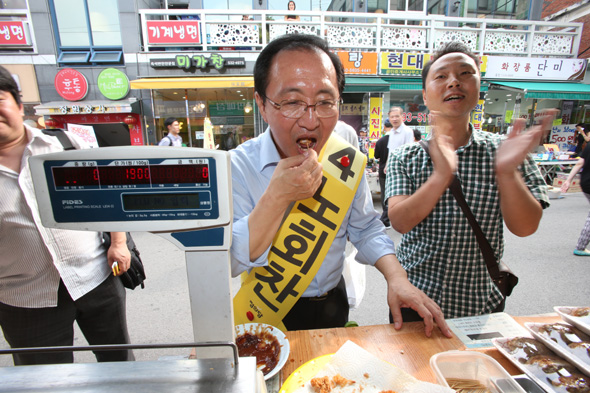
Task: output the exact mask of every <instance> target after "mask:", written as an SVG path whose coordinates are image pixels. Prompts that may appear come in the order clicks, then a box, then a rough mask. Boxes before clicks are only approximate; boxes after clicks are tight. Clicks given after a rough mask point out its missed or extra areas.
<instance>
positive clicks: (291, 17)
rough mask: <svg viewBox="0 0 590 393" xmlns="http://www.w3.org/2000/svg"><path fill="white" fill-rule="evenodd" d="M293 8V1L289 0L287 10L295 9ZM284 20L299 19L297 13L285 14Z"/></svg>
mask: <svg viewBox="0 0 590 393" xmlns="http://www.w3.org/2000/svg"><path fill="white" fill-rule="evenodd" d="M295 8H296V7H295V2H294V1H293V0H290V1H289V3H287V9H288V10H289V11H295ZM285 20H299V15H285Z"/></svg>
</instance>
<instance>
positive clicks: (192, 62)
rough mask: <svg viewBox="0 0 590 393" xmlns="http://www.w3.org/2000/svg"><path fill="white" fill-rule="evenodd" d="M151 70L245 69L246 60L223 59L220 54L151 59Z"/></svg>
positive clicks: (235, 58)
mask: <svg viewBox="0 0 590 393" xmlns="http://www.w3.org/2000/svg"><path fill="white" fill-rule="evenodd" d="M150 67H152V68H181V69H184V70H190V69H191V68H196V69H204V68H208V67H214V68H216V69H218V70H221V69H223V68H225V67H242V68H243V67H246V60H245V59H244V58H243V57H223V56H222V55H220V54H217V53H212V54H210V55H209V57H207V56H205V55H193V56H189V55H178V56H176V57H175V58H173V59H172V58H166V59H151V60H150Z"/></svg>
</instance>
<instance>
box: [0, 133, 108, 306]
mask: <svg viewBox="0 0 590 393" xmlns="http://www.w3.org/2000/svg"><path fill="white" fill-rule="evenodd" d="M25 127H26V129H27V136H28V138H29V140H30V142H29V144H28V145H27V147H26V149H25V151H24V154H23V159H22V165H21V168H22V169H21V172H20V173H16V172H14V171H13V170H11V169H8V168H6V167H4V166H2V165H0V302H2V303H5V304H8V305H11V306H15V307H23V308H41V307H54V306H56V305H57V289H58V286H59V281H60V278H61V279H62V280H63V282H64V284H65V286H66V288H67V289H68V292H69V293H70V295H71V296H72V298H73V299H74V300H76V299H78V298H80V297H81V296H83V295H85V294H86V293H88V292H90V291H91V290H92V289H94V288H96V287H97V286H98V285H99V284H100V283H102V282H103V281H104V280H105V279H106V278H107V277H108V275H109V267H108V264H107V262H106V251H105V249H104V247H103V245H102V239H101V236H100V233H97V232H86V231H70V230H62V229H49V228H45V227H44V226H43V224H42V223H41V219H40V216H39V211H38V210H39V209H38V207H37V200H36V198H35V193H34V189H33V183H32V179H31V172H30V169H29V164H28V158H29V157H30V156H32V155H38V154H44V153H51V152H55V151H61V150H63V148H62V145H61V144H60V143H59V141H58V140H57V138H56V137H52V136H47V135H45V134H43V133H42V132H41V131H39V130H37V129H33V128H30V127H28V126H26V125H25ZM70 139H71V140H72V142H73V144H74V145H75V146H76V147H81V143H80V141H79V140H77V139H76V138H75V137H72V135H70Z"/></svg>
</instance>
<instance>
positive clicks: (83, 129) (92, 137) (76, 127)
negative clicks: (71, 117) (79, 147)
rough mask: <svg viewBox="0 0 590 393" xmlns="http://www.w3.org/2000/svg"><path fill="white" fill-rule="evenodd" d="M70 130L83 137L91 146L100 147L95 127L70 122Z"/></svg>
mask: <svg viewBox="0 0 590 393" xmlns="http://www.w3.org/2000/svg"><path fill="white" fill-rule="evenodd" d="M68 131H69V132H71V133H72V134H76V135H77V136H79V137H80V138H82V139H83V140H84V142H86V143H87V144H88V145H89V146H90V147H92V148H94V147H98V142H97V140H96V134H95V133H94V127H92V126H84V125H82V124H72V123H68Z"/></svg>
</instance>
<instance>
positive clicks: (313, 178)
mask: <svg viewBox="0 0 590 393" xmlns="http://www.w3.org/2000/svg"><path fill="white" fill-rule="evenodd" d="M321 183H322V164H320V163H319V162H318V155H317V153H316V152H315V150H313V149H309V150H308V154H307V155H303V154H300V155H297V156H293V157H287V158H284V159H282V160H281V161H280V162H279V164H278V165H277V169H276V170H275V171H274V173H273V175H272V178H271V179H270V184H269V186H268V189H267V190H266V193H268V194H269V195H271V196H272V197H273V198H276V199H277V200H278V201H282V202H283V203H284V204H285V205H289V204H290V203H291V202H294V201H300V200H303V199H307V198H310V197H312V196H313V195H314V194H315V192H316V191H317V189H318V188H319V186H320V184H321Z"/></svg>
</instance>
